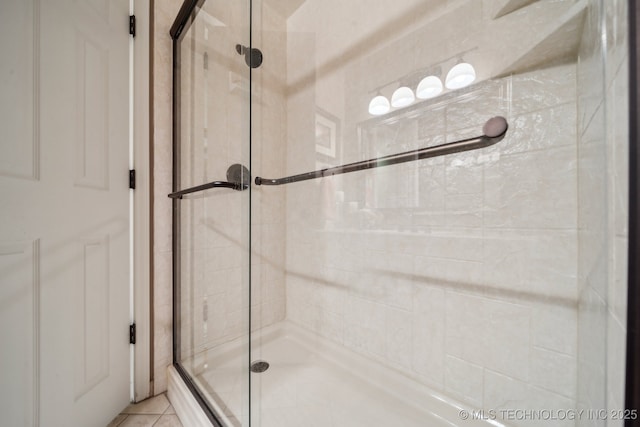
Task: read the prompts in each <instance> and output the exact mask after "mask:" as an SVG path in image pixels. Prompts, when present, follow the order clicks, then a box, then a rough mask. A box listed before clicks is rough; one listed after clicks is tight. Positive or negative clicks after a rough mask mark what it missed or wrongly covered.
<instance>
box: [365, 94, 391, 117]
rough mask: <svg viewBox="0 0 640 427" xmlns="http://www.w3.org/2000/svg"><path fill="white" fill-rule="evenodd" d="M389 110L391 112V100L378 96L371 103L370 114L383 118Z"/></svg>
mask: <svg viewBox="0 0 640 427" xmlns="http://www.w3.org/2000/svg"><path fill="white" fill-rule="evenodd" d="M389 110H391V105H389V100H388V99H387V98H386V97H384V96H382V95H378V96H376V97H375V98H373V99H372V100H371V102H370V103H369V114H372V115H374V116H381V115H383V114H387V113H388V112H389Z"/></svg>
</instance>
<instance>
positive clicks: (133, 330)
mask: <svg viewBox="0 0 640 427" xmlns="http://www.w3.org/2000/svg"><path fill="white" fill-rule="evenodd" d="M135 343H136V324H135V323H132V324H131V325H129V344H135Z"/></svg>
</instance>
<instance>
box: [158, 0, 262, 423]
mask: <svg viewBox="0 0 640 427" xmlns="http://www.w3.org/2000/svg"><path fill="white" fill-rule="evenodd" d="M248 17H249V2H247V1H240V2H224V1H219V0H208V1H194V2H185V3H184V5H183V9H182V10H181V13H180V15H179V16H178V19H177V20H176V24H174V28H173V29H172V36H173V38H174V188H173V190H174V193H172V194H171V195H170V197H172V198H173V200H174V201H173V208H174V230H173V233H174V248H173V250H174V310H175V313H174V319H175V324H174V365H175V366H176V369H177V370H178V372H179V373H180V374H181V376H182V377H183V379H184V380H185V382H186V383H187V384H188V385H190V386H191V388H192V389H197V390H198V392H199V394H200V396H202V397H203V398H204V399H201V401H203V407H204V408H205V412H207V413H208V415H209V418H210V419H211V421H212V422H213V423H214V425H224V426H239V425H248V404H249V401H248V390H249V378H248V369H247V366H248V360H249V359H248V354H249V274H250V268H249V263H250V256H249V253H250V230H249V223H250V214H249V206H250V193H251V190H250V188H249V185H248V184H249V170H248V168H250V157H249V155H250V136H249V125H248V118H249V103H250V67H249V66H248V64H247V62H246V61H245V60H250V59H251V57H250V55H246V54H245V53H246V52H250V50H249V48H248V46H249V45H250V40H249V39H250V33H249V18H248Z"/></svg>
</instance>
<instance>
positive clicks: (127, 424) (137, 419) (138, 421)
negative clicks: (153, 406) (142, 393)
mask: <svg viewBox="0 0 640 427" xmlns="http://www.w3.org/2000/svg"><path fill="white" fill-rule="evenodd" d="M159 418H160V415H129V416H127V418H126V419H125V420H124V421H123V422H122V424H120V425H119V426H118V427H153V425H154V424H155V423H156V421H158V419H159Z"/></svg>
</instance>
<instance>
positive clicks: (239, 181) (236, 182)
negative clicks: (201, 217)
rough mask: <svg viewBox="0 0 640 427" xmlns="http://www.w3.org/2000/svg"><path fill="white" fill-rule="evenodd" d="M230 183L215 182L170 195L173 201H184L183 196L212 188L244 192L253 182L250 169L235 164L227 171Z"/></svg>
mask: <svg viewBox="0 0 640 427" xmlns="http://www.w3.org/2000/svg"><path fill="white" fill-rule="evenodd" d="M227 179H228V181H213V182H209V183H207V184H202V185H196V186H195V187H190V188H187V189H185V190H180V191H176V192H174V193H171V194H169V197H170V198H172V199H182V196H184V195H186V194H191V193H197V192H198V191H204V190H208V189H210V188H231V189H232V190H237V191H242V190H246V189H247V188H249V183H250V182H251V175H250V174H249V169H247V168H246V167H244V166H243V165H241V164H238V163H236V164H233V165H231V166H229V169H227Z"/></svg>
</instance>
